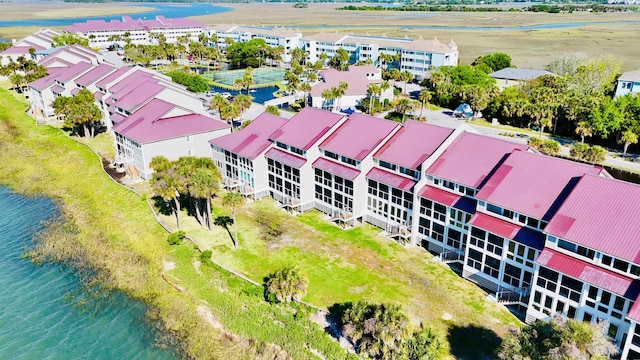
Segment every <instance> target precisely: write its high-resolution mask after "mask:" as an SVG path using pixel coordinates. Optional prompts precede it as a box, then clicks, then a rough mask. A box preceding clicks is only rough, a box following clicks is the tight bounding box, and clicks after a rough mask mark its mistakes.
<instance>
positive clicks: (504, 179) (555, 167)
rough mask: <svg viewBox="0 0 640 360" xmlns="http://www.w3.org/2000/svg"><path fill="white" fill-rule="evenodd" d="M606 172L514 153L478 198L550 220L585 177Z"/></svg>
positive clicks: (532, 154) (587, 166)
mask: <svg viewBox="0 0 640 360" xmlns="http://www.w3.org/2000/svg"><path fill="white" fill-rule="evenodd" d="M601 172H602V168H600V167H596V166H593V165H585V164H580V163H577V162H574V161H569V160H563V159H558V158H554V157H551V156H546V155H540V154H534V153H530V152H525V151H514V152H513V153H511V155H509V157H508V158H507V159H506V160H505V161H504V162H503V163H502V165H500V167H499V168H498V169H497V170H496V171H495V173H494V174H492V175H491V178H490V179H489V180H488V181H487V182H486V184H485V185H484V186H483V187H482V189H480V191H479V192H478V193H477V194H476V198H477V199H478V200H485V201H486V202H488V203H491V204H495V205H498V206H500V207H503V208H506V209H509V210H512V211H515V212H517V213H519V214H525V215H528V216H531V217H534V218H536V219H543V220H549V219H550V218H551V216H552V215H553V213H554V212H555V211H556V210H557V209H558V207H559V206H560V204H561V203H562V201H563V200H564V198H566V196H567V195H568V194H569V192H570V191H571V189H572V188H573V186H574V185H575V184H576V182H577V181H578V179H579V178H580V177H581V176H582V175H584V174H599V173H601Z"/></svg>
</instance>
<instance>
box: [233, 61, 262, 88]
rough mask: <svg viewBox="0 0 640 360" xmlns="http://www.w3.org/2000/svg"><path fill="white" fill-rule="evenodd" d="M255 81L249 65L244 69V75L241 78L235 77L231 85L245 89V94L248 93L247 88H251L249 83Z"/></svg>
mask: <svg viewBox="0 0 640 360" xmlns="http://www.w3.org/2000/svg"><path fill="white" fill-rule="evenodd" d="M255 83H256V82H255V80H254V79H253V69H252V68H251V67H250V66H249V67H248V68H247V69H246V70H245V72H244V75H242V77H241V78H238V79H236V80H235V81H234V82H233V85H235V86H237V87H239V88H240V89H244V90H247V95H249V88H251V85H253V84H255Z"/></svg>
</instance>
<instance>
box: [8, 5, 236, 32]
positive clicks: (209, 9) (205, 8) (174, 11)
mask: <svg viewBox="0 0 640 360" xmlns="http://www.w3.org/2000/svg"><path fill="white" fill-rule="evenodd" d="M132 6H141V7H152V8H154V10H153V11H146V12H138V13H133V12H132V13H125V14H119V15H107V16H92V17H74V18H59V19H29V20H3V21H0V27H9V26H40V27H43V28H44V27H50V26H69V25H72V24H74V23H78V22H86V21H87V20H105V21H110V20H122V16H124V15H131V17H132V18H134V19H138V18H140V19H155V17H156V15H162V16H164V17H166V18H183V17H189V16H201V15H210V14H218V13H221V12H225V11H229V10H231V9H230V8H227V7H223V6H213V5H211V4H164V3H136V4H135V5H132Z"/></svg>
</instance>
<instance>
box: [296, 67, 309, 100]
mask: <svg viewBox="0 0 640 360" xmlns="http://www.w3.org/2000/svg"><path fill="white" fill-rule="evenodd" d="M309 75H311V74H309ZM298 90H300V91H304V105H305V106H306V105H307V98H308V97H309V92H310V91H311V84H309V83H308V82H304V83H302V84H300V85H299V86H298Z"/></svg>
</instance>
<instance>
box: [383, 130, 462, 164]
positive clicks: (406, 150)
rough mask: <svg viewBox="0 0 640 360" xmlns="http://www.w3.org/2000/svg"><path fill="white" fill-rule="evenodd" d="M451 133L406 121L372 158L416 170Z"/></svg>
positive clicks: (450, 131)
mask: <svg viewBox="0 0 640 360" xmlns="http://www.w3.org/2000/svg"><path fill="white" fill-rule="evenodd" d="M452 132H453V129H449V128H445V127H441V126H435V125H431V124H427V123H421V122H417V121H414V120H408V121H407V122H406V123H404V125H403V127H402V129H400V130H399V131H398V132H397V133H395V134H394V135H393V137H392V138H391V139H389V141H387V142H386V143H385V144H384V145H383V146H382V147H381V148H380V150H378V151H377V152H376V153H375V155H373V157H374V158H376V159H380V160H382V161H386V162H389V163H392V164H396V165H400V166H402V167H405V168H407V169H413V170H417V169H418V166H420V165H421V164H422V163H423V162H424V161H425V160H426V159H427V158H428V157H429V156H431V154H433V152H434V151H435V150H436V149H437V148H438V147H439V146H440V145H441V144H442V142H443V141H444V140H445V139H446V138H447V137H448V136H449V135H451V133H452Z"/></svg>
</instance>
